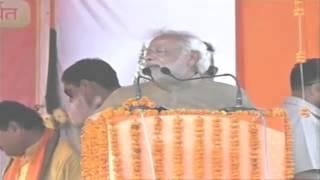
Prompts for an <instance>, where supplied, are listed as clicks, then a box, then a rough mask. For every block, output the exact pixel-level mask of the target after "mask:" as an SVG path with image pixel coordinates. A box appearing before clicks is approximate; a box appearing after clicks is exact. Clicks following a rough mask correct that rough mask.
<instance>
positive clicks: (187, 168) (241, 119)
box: [81, 100, 293, 180]
mask: <svg viewBox="0 0 320 180" xmlns="http://www.w3.org/2000/svg"><path fill="white" fill-rule="evenodd" d="M132 102H133V101H132ZM146 104H147V105H148V106H152V103H150V102H149V101H148V100H142V103H141V102H140V104H139V102H133V103H131V105H133V106H137V107H141V105H144V106H145V105H146ZM129 108H130V105H128V104H127V105H124V106H122V107H120V108H117V109H112V108H110V109H106V110H104V111H102V112H101V113H99V114H98V115H96V119H94V120H93V119H88V120H87V122H86V124H85V126H84V128H83V131H82V137H81V146H82V147H81V148H82V154H81V156H82V159H81V166H82V172H81V173H82V177H83V179H85V180H91V179H92V180H100V179H101V180H102V179H103V180H105V179H291V178H292V177H293V159H292V147H291V146H292V138H291V134H290V133H291V130H290V127H289V122H288V118H287V114H286V112H285V111H284V110H281V109H272V110H265V111H263V112H258V111H242V112H228V113H227V112H223V111H209V110H191V109H176V110H165V111H161V112H159V111H157V110H153V109H146V110H141V109H136V110H129Z"/></svg>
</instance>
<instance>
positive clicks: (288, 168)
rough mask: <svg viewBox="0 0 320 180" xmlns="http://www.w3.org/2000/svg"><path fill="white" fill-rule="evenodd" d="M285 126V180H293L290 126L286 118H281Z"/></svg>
mask: <svg viewBox="0 0 320 180" xmlns="http://www.w3.org/2000/svg"><path fill="white" fill-rule="evenodd" d="M282 117H283V120H284V124H285V139H286V140H285V172H284V174H285V177H286V179H293V176H294V162H293V152H292V151H293V150H292V147H293V140H292V135H291V126H290V124H289V119H288V116H282Z"/></svg>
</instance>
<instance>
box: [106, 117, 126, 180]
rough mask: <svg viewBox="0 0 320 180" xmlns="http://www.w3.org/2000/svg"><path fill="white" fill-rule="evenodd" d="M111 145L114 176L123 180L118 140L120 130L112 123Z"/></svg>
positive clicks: (118, 179)
mask: <svg viewBox="0 0 320 180" xmlns="http://www.w3.org/2000/svg"><path fill="white" fill-rule="evenodd" d="M109 127H110V136H111V138H110V141H111V142H110V143H111V154H112V158H113V159H112V162H113V169H112V170H113V174H114V176H115V177H116V179H117V180H121V179H123V175H122V167H121V154H120V153H121V152H120V149H119V140H118V128H117V126H116V125H114V124H112V123H110V125H109Z"/></svg>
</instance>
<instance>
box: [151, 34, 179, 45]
mask: <svg viewBox="0 0 320 180" xmlns="http://www.w3.org/2000/svg"><path fill="white" fill-rule="evenodd" d="M181 42H182V40H181V39H179V38H177V37H175V36H169V35H163V36H158V37H156V38H154V39H153V40H152V41H151V42H150V46H177V45H179V44H180V43H181Z"/></svg>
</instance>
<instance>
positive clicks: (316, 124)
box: [283, 96, 320, 173]
mask: <svg viewBox="0 0 320 180" xmlns="http://www.w3.org/2000/svg"><path fill="white" fill-rule="evenodd" d="M283 107H284V108H285V109H287V110H288V113H289V118H290V122H291V126H292V133H293V154H294V161H295V172H296V173H299V172H303V171H307V170H311V169H320V109H319V108H317V107H316V106H314V105H312V104H310V103H308V102H306V101H304V100H303V99H301V98H298V97H293V96H291V97H288V98H287V99H286V100H285V101H284V103H283ZM303 107H307V108H308V109H309V110H310V112H311V113H310V115H309V116H308V117H301V115H300V114H299V111H300V110H301V108H303Z"/></svg>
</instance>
